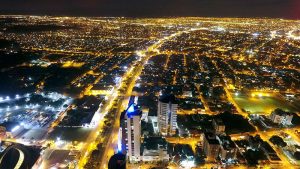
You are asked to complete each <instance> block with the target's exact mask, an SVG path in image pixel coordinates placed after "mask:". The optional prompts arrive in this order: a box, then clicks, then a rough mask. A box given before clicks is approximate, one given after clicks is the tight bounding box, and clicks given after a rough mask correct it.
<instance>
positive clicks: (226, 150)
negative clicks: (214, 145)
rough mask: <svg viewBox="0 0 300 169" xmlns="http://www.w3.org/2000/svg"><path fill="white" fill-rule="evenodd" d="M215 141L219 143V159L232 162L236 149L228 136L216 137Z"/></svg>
mask: <svg viewBox="0 0 300 169" xmlns="http://www.w3.org/2000/svg"><path fill="white" fill-rule="evenodd" d="M217 139H218V141H219V143H220V153H219V157H220V159H221V160H225V161H232V160H234V159H236V155H237V151H238V149H237V147H236V146H235V144H234V142H233V141H232V140H231V138H230V136H217Z"/></svg>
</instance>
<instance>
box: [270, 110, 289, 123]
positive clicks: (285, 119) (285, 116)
mask: <svg viewBox="0 0 300 169" xmlns="http://www.w3.org/2000/svg"><path fill="white" fill-rule="evenodd" d="M293 116H294V115H293V113H290V112H285V111H283V110H281V109H275V110H274V111H273V112H272V113H271V115H270V119H271V120H272V121H273V122H274V123H276V124H282V125H292V119H293Z"/></svg>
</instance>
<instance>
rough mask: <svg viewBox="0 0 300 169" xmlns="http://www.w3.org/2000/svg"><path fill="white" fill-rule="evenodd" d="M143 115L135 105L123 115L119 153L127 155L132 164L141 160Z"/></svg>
mask: <svg viewBox="0 0 300 169" xmlns="http://www.w3.org/2000/svg"><path fill="white" fill-rule="evenodd" d="M141 115H142V111H141V110H140V109H139V108H138V106H137V105H135V104H134V103H132V104H131V105H129V107H128V108H127V110H126V111H124V112H123V113H122V115H121V121H120V122H121V123H120V124H121V127H120V131H119V144H118V151H119V152H122V153H123V154H126V155H127V159H128V160H129V162H131V163H135V162H139V161H140V160H141Z"/></svg>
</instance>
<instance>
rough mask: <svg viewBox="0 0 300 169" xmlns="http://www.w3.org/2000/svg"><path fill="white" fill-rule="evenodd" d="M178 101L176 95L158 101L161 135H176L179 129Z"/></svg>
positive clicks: (166, 96)
mask: <svg viewBox="0 0 300 169" xmlns="http://www.w3.org/2000/svg"><path fill="white" fill-rule="evenodd" d="M177 109H178V101H177V99H176V98H175V96H174V95H163V96H161V97H160V99H159V101H158V109H157V116H158V129H159V132H160V134H161V135H163V136H166V135H174V134H176V128H177Z"/></svg>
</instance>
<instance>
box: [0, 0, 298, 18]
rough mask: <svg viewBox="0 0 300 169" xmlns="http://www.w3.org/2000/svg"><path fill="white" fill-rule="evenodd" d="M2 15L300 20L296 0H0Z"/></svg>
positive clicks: (0, 12)
mask: <svg viewBox="0 0 300 169" xmlns="http://www.w3.org/2000/svg"><path fill="white" fill-rule="evenodd" d="M2 1H3V2H1V6H0V14H2V15H51V16H91V17H92V16H93V17H136V18H139V17H141V18H146V17H151V18H152V17H153V18H158V17H238V18H249V17H256V18H257V17H262V18H284V19H300V10H299V8H300V1H299V0H264V1H262V0H251V1H248V0H226V1H225V0H185V1H182V0H173V1H171V0H127V1H125V0H73V1H63V0H62V1H58V0H43V1H38V0H27V1H25V0H20V1H16V0H2Z"/></svg>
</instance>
